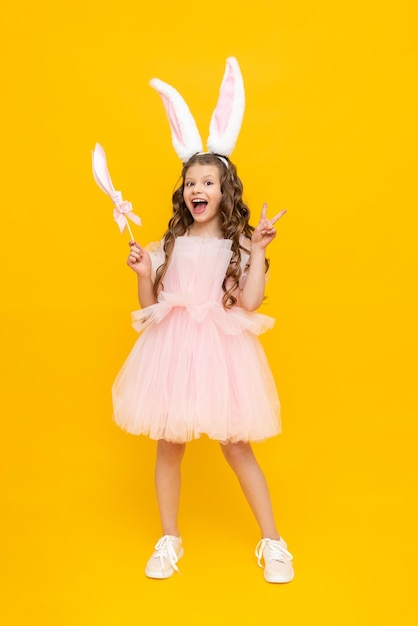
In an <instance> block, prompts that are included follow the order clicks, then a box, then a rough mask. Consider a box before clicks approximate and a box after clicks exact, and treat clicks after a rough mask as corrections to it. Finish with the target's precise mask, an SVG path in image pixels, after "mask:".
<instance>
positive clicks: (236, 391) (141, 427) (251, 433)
mask: <svg viewBox="0 0 418 626" xmlns="http://www.w3.org/2000/svg"><path fill="white" fill-rule="evenodd" d="M175 304H176V303H175V302H168V303H167V302H166V303H165V304H164V302H163V303H158V304H156V305H152V306H151V307H148V309H144V310H142V311H139V312H137V315H136V318H137V327H138V330H142V329H143V330H142V333H141V335H140V336H139V338H138V340H137V342H136V344H135V345H134V347H133V349H132V351H131V353H130V355H129V356H128V358H127V360H126V362H125V364H124V365H123V367H122V369H121V371H120V372H119V374H118V376H117V378H116V380H115V383H114V385H113V390H112V394H113V405H114V419H115V421H116V423H117V424H118V425H119V426H120V427H121V428H123V429H124V430H126V431H128V432H130V433H133V434H138V435H139V434H143V435H147V436H149V437H151V438H152V439H165V440H167V441H171V442H176V443H183V442H186V441H190V440H191V439H196V438H198V437H200V436H201V435H202V434H205V435H207V436H208V437H210V438H212V439H216V440H218V441H221V442H237V441H261V440H263V439H266V438H268V437H271V436H273V435H277V434H279V432H280V430H281V426H280V402H279V398H278V394H277V390H276V385H275V382H274V379H273V375H272V372H271V370H270V367H269V364H268V362H267V359H266V356H265V354H264V350H263V348H262V346H261V343H260V341H259V339H258V337H257V336H256V334H255V332H257V329H258V331H259V332H262V330H265V329H266V328H265V327H266V326H269V325H270V324H269V322H266V320H271V318H267V317H266V316H262V315H259V314H257V313H248V312H246V311H244V310H243V309H239V308H237V307H233V309H231V310H230V311H226V310H225V309H224V308H223V307H222V305H221V304H217V303H214V304H213V306H210V305H209V306H205V305H203V306H201V307H200V309H198V308H197V309H196V307H195V309H194V310H191V308H189V309H188V308H187V306H186V304H185V303H183V304H181V303H179V302H177V306H175ZM164 307H165V308H164ZM134 315H135V314H134ZM134 325H135V324H134Z"/></svg>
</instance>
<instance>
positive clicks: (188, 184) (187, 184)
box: [186, 180, 194, 187]
mask: <svg viewBox="0 0 418 626" xmlns="http://www.w3.org/2000/svg"><path fill="white" fill-rule="evenodd" d="M193 185H194V183H192V182H191V181H190V180H189V181H187V183H186V187H193Z"/></svg>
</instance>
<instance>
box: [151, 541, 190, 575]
mask: <svg viewBox="0 0 418 626" xmlns="http://www.w3.org/2000/svg"><path fill="white" fill-rule="evenodd" d="M183 554H184V550H183V547H182V545H181V538H180V537H175V536H174V535H164V537H161V539H159V540H158V542H157V543H156V545H155V552H154V554H153V555H152V557H151V558H150V560H149V561H148V563H147V565H146V567H145V575H146V576H148V578H170V576H172V575H173V574H174V570H176V572H179V574H180V571H179V568H178V567H177V561H178V560H179V559H181V557H182V556H183Z"/></svg>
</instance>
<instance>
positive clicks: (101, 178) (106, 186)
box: [92, 143, 142, 241]
mask: <svg viewBox="0 0 418 626" xmlns="http://www.w3.org/2000/svg"><path fill="white" fill-rule="evenodd" d="M92 160H93V176H94V180H95V181H96V183H97V184H98V186H99V187H100V189H101V190H102V191H104V192H105V193H107V195H108V196H110V198H111V199H112V202H113V204H114V205H115V208H114V209H113V217H114V219H115V222H116V223H117V225H118V226H119V230H120V232H121V233H123V231H124V230H125V228H127V229H128V232H129V235H130V237H131V240H132V241H135V239H134V236H133V234H132V231H131V229H130V226H129V224H128V219H127V218H129V219H130V220H131V221H132V222H134V223H135V224H138V226H141V225H142V222H141V218H139V217H138V215H135V213H133V212H132V204H131V203H130V202H127V201H126V200H122V193H121V192H120V191H116V190H115V188H114V186H113V183H112V179H111V178H110V174H109V170H108V169H107V162H106V154H105V151H104V150H103V148H102V146H101V145H100V144H99V143H96V146H95V148H94V150H93V153H92Z"/></svg>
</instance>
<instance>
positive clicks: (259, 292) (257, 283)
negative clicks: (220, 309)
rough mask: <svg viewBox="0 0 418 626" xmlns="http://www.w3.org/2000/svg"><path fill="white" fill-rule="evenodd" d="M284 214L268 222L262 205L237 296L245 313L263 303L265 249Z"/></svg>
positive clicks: (274, 234)
mask: <svg viewBox="0 0 418 626" xmlns="http://www.w3.org/2000/svg"><path fill="white" fill-rule="evenodd" d="M284 213H286V211H281V212H280V213H278V214H277V215H275V216H274V217H272V218H271V220H269V219H267V204H263V208H262V210H261V218H260V223H259V224H258V226H257V228H256V229H255V230H254V232H253V235H252V238H251V256H250V265H249V268H248V273H247V277H246V279H245V283H244V287H243V288H242V290H241V292H240V295H239V304H240V306H242V307H243V308H244V309H246V310H247V311H255V310H256V309H258V307H259V306H260V305H261V303H262V302H263V298H264V286H265V271H266V266H265V259H266V248H267V246H268V245H269V243H271V242H272V241H273V239H274V238H275V236H276V229H275V228H274V224H275V223H276V222H277V220H278V219H279V218H280V217H281V216H282V215H284Z"/></svg>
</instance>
